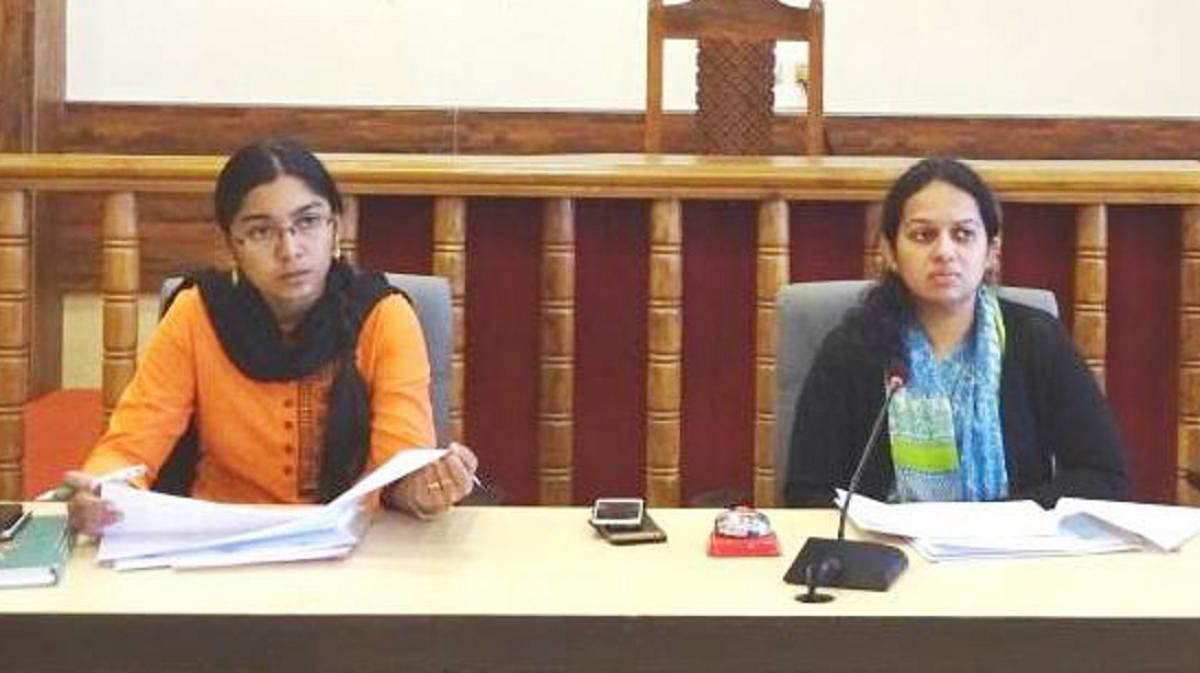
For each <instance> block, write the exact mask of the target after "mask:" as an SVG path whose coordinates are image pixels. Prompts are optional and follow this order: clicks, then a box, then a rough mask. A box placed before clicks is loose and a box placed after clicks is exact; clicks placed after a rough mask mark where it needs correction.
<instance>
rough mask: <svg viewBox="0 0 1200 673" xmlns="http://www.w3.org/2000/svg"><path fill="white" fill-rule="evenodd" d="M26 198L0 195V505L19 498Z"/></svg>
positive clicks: (25, 380) (26, 320)
mask: <svg viewBox="0 0 1200 673" xmlns="http://www.w3.org/2000/svg"><path fill="white" fill-rule="evenodd" d="M26 213H27V210H26V196H25V194H24V192H19V191H11V192H0V500H20V499H21V496H22V476H21V466H22V462H21V461H22V458H23V453H24V452H23V450H22V447H23V446H24V444H25V419H24V411H23V409H24V406H25V401H26V397H27V396H28V395H29V334H30V322H31V320H32V316H31V315H30V314H29V308H30V305H31V304H30V301H29V292H30V258H31V255H32V253H31V239H30V235H29V229H30V228H29V221H28V218H27V217H26Z"/></svg>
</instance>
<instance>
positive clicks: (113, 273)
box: [100, 192, 139, 419]
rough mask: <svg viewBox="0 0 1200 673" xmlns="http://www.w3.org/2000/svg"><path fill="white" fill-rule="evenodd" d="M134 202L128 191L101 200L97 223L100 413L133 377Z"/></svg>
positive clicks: (135, 291) (106, 412)
mask: <svg viewBox="0 0 1200 673" xmlns="http://www.w3.org/2000/svg"><path fill="white" fill-rule="evenodd" d="M137 228H138V227H137V203H136V201H135V199H134V195H133V193H132V192H117V193H115V194H110V195H109V196H108V197H107V198H106V199H105V200H104V220H103V223H102V225H101V232H102V233H101V235H102V236H103V239H102V241H101V244H100V247H101V248H102V251H103V252H102V255H103V264H102V266H103V268H102V271H101V278H102V280H101V293H102V295H103V306H104V363H103V374H102V386H101V387H102V389H103V391H104V393H103V394H104V417H105V419H107V418H108V416H109V415H110V414H111V413H112V409H113V407H115V406H116V404H117V399H118V398H120V396H121V392H122V391H124V390H125V386H126V385H128V383H129V380H130V379H132V378H133V370H134V366H135V360H136V358H137V326H138V321H137V296H138V274H139V271H138V266H139V253H138V232H137Z"/></svg>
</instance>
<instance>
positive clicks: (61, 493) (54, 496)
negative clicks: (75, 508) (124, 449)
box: [34, 465, 146, 502]
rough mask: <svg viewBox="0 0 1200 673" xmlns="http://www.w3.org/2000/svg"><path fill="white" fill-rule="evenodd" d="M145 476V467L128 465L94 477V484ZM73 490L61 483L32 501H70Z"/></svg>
mask: <svg viewBox="0 0 1200 673" xmlns="http://www.w3.org/2000/svg"><path fill="white" fill-rule="evenodd" d="M145 474H146V466H145V465H130V466H128V467H122V468H120V469H117V470H113V471H112V472H109V473H107V474H103V475H100V476H99V477H96V481H95V483H97V484H106V483H118V482H128V481H131V480H133V479H137V478H138V477H141V476H144V475H145ZM75 490H76V489H75V487H74V486H72V485H71V484H67V483H62V484H59V485H58V486H55V487H54V488H52V489H50V490H49V491H46V492H45V493H42V494H41V495H39V496H38V497H36V498H34V500H35V501H47V500H49V501H53V502H63V501H66V500H70V499H71V496H73V495H75Z"/></svg>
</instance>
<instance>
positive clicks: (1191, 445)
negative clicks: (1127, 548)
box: [1177, 206, 1200, 501]
mask: <svg viewBox="0 0 1200 673" xmlns="http://www.w3.org/2000/svg"><path fill="white" fill-rule="evenodd" d="M1182 220H1183V221H1182V244H1181V245H1180V253H1181V256H1182V260H1181V267H1182V268H1181V269H1180V288H1179V289H1180V291H1179V439H1178V444H1177V446H1178V464H1179V465H1180V466H1181V467H1183V468H1184V469H1186V470H1188V471H1190V472H1200V206H1187V207H1185V208H1183V210H1182ZM1179 488H1180V491H1181V493H1180V500H1181V501H1183V500H1184V496H1185V495H1192V494H1191V489H1190V487H1189V486H1188V485H1187V484H1186V483H1185V482H1181V483H1180V486H1179Z"/></svg>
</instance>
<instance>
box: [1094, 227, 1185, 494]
mask: <svg viewBox="0 0 1200 673" xmlns="http://www.w3.org/2000/svg"><path fill="white" fill-rule="evenodd" d="M1179 222H1180V216H1179V209H1178V208H1175V207H1169V206H1138V207H1132V206H1130V207H1124V206H1123V207H1112V208H1110V209H1109V214H1108V225H1109V229H1108V244H1109V265H1108V306H1109V317H1108V363H1107V372H1108V374H1107V381H1108V396H1109V399H1110V400H1111V401H1112V404H1113V407H1114V409H1115V410H1116V413H1117V417H1118V419H1119V420H1120V423H1121V430H1122V432H1123V434H1124V436H1125V441H1126V444H1127V446H1128V447H1129V450H1130V454H1131V458H1132V463H1133V464H1132V467H1133V484H1134V496H1135V497H1137V498H1138V499H1139V500H1157V501H1163V502H1170V501H1173V500H1174V497H1175V465H1176V448H1175V442H1176V422H1177V419H1176V413H1177V409H1178V401H1177V399H1176V395H1177V393H1178V362H1179V339H1178V335H1179V313H1178V311H1179V249H1180V225H1179Z"/></svg>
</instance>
